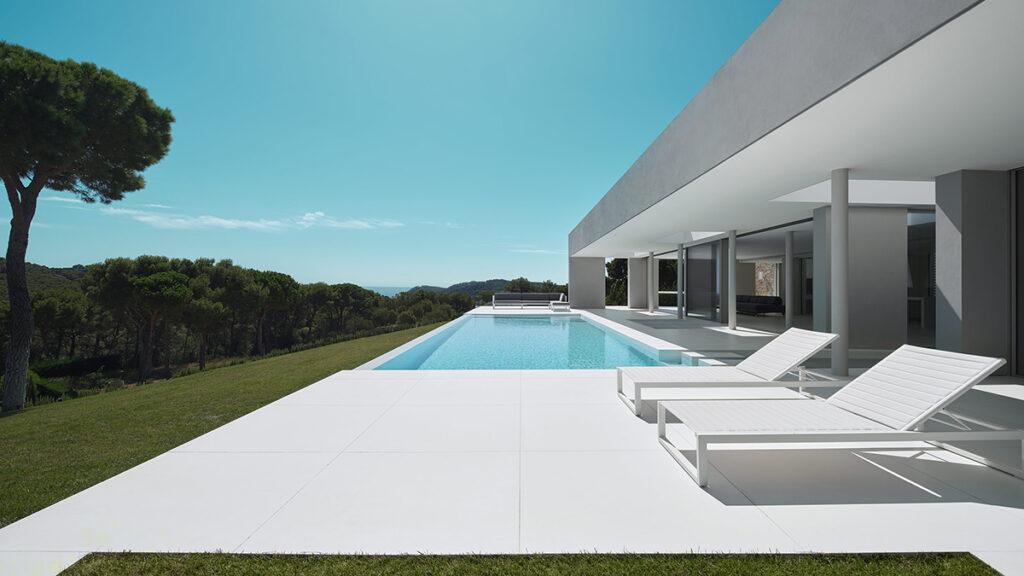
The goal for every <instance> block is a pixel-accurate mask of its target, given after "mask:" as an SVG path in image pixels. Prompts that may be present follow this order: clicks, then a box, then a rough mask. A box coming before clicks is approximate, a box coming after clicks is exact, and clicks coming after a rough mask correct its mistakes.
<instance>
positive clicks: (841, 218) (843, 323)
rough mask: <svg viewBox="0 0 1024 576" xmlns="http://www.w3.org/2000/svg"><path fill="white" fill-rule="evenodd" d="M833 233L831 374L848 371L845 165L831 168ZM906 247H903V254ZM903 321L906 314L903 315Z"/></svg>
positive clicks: (847, 193) (847, 184)
mask: <svg viewBox="0 0 1024 576" xmlns="http://www.w3.org/2000/svg"><path fill="white" fill-rule="evenodd" d="M831 208H832V224H831V226H832V232H831V234H830V241H831V249H830V252H829V256H830V262H831V264H830V266H831V274H830V277H829V287H830V288H831V290H830V292H831V294H830V298H829V300H830V311H831V313H830V315H829V317H830V324H831V326H832V332H833V333H835V334H838V335H839V337H838V338H836V340H835V341H834V342H833V343H832V374H834V375H836V376H847V375H848V374H849V371H850V368H849V351H850V309H849V304H850V302H849V284H848V279H849V275H850V248H849V244H850V234H849V226H850V171H849V170H848V169H846V168H841V169H839V170H833V171H832V204H831ZM905 253H906V250H904V254H905ZM903 318H904V321H905V320H906V314H904V315H903Z"/></svg>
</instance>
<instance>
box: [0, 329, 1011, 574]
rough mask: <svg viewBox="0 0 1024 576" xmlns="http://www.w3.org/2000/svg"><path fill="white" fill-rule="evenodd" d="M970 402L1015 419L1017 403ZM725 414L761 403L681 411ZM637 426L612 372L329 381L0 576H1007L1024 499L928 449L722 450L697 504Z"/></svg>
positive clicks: (48, 529)
mask: <svg viewBox="0 0 1024 576" xmlns="http://www.w3.org/2000/svg"><path fill="white" fill-rule="evenodd" d="M740 338H742V337H740ZM759 340H760V339H759ZM743 341H744V342H746V341H747V340H743ZM982 388H984V390H983V391H981V392H979V393H980V394H984V395H986V396H987V397H988V396H990V397H991V398H990V399H989V401H990V402H994V403H995V404H998V405H999V406H1000V407H1001V409H1003V410H1007V413H1008V414H1010V415H1011V416H1012V415H1015V414H1024V410H1021V406H1024V404H1022V400H1021V398H1024V394H1022V393H1021V390H1024V387H1021V386H1018V385H1015V384H992V385H988V386H985V387H982ZM738 394H746V395H750V394H757V395H758V396H759V397H764V395H765V394H766V392H765V391H760V392H753V393H752V392H750V391H747V392H738V391H735V390H733V391H729V390H723V389H718V390H704V391H702V392H700V395H702V396H709V395H713V396H715V397H721V396H723V395H738ZM767 394H769V395H773V396H779V397H786V396H792V395H793V394H794V393H793V392H791V391H789V390H787V389H784V388H780V389H775V390H772V391H768V392H767ZM694 395H697V393H695V392H689V393H685V394H680V393H678V392H677V393H675V394H672V396H673V397H681V396H691V397H692V396H694ZM651 408H652V405H651V404H650V403H648V404H647V405H646V410H647V412H646V417H645V418H636V417H634V416H633V415H632V414H631V413H630V412H629V411H628V410H627V409H626V407H625V406H623V405H622V404H621V403H620V401H619V400H618V398H617V396H616V393H615V373H614V371H611V370H533V371H368V370H355V371H346V372H341V373H338V374H335V375H333V376H331V377H329V378H326V379H324V380H322V381H320V382H317V383H315V384H313V385H311V386H309V387H307V388H305V389H303V390H300V391H298V392H296V393H294V394H292V395H290V396H287V397H285V398H282V399H281V400H278V401H277V402H274V403H272V404H270V405H268V406H266V407H264V408H262V409H260V410H257V411H255V412H253V413H251V414H248V415H246V416H244V417H242V418H240V419H238V420H236V421H234V422H231V423H230V424H227V425H225V426H223V427H221V428H219V429H217V430H214V431H212V432H210V433H208V434H206V435H204V436H201V437H199V438H197V439H195V440H193V441H191V442H188V443H186V444H184V445H182V446H179V447H178V448H176V449H174V450H172V451H170V452H168V453H165V454H163V455H161V456H159V457H157V458H154V459H153V460H150V461H148V462H146V463H144V464H141V465H139V466H137V467H135V468H133V469H131V470H128V471H127V472H124V473H123V474H120V475H118V476H116V477H114V478H111V479H109V480H107V481H105V482H103V483H101V484H99V485H96V486H94V487H92V488H90V489H88V490H85V491H83V492H81V493H79V494H77V495H75V496H72V497H71V498H68V499H66V500H64V501H62V502H59V503H57V504H55V505H53V506H51V507H49V508H47V509H45V510H42V511H40V512H38V513H36V514H34V515H32V516H29V517H28V518H25V519H23V520H20V521H18V522H16V523H14V524H11V525H9V526H7V527H5V528H3V529H0V573H4V574H7V573H12V574H29V573H37V574H55V573H57V572H59V570H60V569H62V568H63V567H65V566H67V565H69V564H71V563H73V562H74V561H76V560H77V559H78V558H79V557H81V556H82V555H84V554H85V553H87V552H90V551H123V550H133V551H234V552H253V553H256V552H284V553H288V552H292V553H299V552H315V553H388V554H397V553H408V554H414V553H473V552H479V553H527V552H580V551H591V552H592V551H598V552H623V551H634V552H686V551H700V552H797V551H822V552H860V551H893V552H897V551H898V552H904V551H954V550H955V551H961V550H968V551H972V552H975V553H976V554H978V555H979V556H980V557H981V558H982V559H984V560H986V561H988V562H991V563H992V564H993V565H994V566H996V567H997V568H998V569H1000V570H1002V571H1004V572H1005V573H1007V574H1014V573H1016V574H1024V540H1021V538H1020V534H1021V533H1022V532H1024V481H1022V480H1018V479H1016V478H1013V477H1011V476H1009V475H1006V474H1003V473H1001V472H998V471H996V470H993V469H990V468H987V467H984V466H982V465H979V464H976V463H975V462H973V461H970V460H967V459H965V458H961V457H959V456H957V455H954V454H952V453H950V452H947V451H945V450H942V449H939V448H936V447H933V446H930V445H926V444H903V445H898V446H894V445H891V444H890V445H885V446H874V447H872V446H858V447H855V448H851V447H848V446H847V447H843V446H839V445H835V446H832V445H829V446H822V445H817V446H814V447H813V448H811V449H793V447H789V448H786V449H773V450H757V451H755V450H751V449H750V447H748V446H743V445H740V446H737V447H736V449H734V450H725V451H720V452H717V453H715V454H713V456H712V464H713V465H714V467H715V470H714V471H713V474H712V477H711V486H710V488H709V489H708V490H703V489H700V488H698V487H697V486H696V485H695V484H694V483H693V481H692V480H690V478H689V477H688V476H687V475H686V474H685V473H684V472H683V471H682V470H681V469H680V468H679V467H678V466H677V465H676V463H675V462H674V461H673V460H672V458H671V457H670V456H669V455H668V454H667V453H665V451H664V450H663V449H662V448H661V447H660V445H659V444H658V442H657V441H656V432H655V425H654V424H652V423H651V422H650V420H651V418H650V410H651ZM676 440H677V441H678V442H681V443H685V439H683V438H677V439H676ZM1011 448H1012V447H1011ZM1011 451H1012V450H1011ZM1016 453H1017V454H1018V456H1019V448H1017V451H1016Z"/></svg>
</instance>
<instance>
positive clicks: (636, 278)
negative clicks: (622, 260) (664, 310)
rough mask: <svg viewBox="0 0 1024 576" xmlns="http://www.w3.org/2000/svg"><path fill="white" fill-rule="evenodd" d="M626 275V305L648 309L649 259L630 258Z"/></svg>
mask: <svg viewBox="0 0 1024 576" xmlns="http://www.w3.org/2000/svg"><path fill="white" fill-rule="evenodd" d="M626 275H627V278H626V305H627V306H629V307H630V308H647V258H629V259H628V260H627V261H626Z"/></svg>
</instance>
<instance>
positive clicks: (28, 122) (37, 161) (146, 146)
mask: <svg viewBox="0 0 1024 576" xmlns="http://www.w3.org/2000/svg"><path fill="white" fill-rule="evenodd" d="M173 122H174V117H173V116H172V115H171V112H170V110H168V109H166V108H162V107H160V106H157V105H156V103H155V102H153V100H152V99H151V98H150V97H149V94H148V93H147V92H146V90H145V89H144V88H142V87H141V86H139V85H138V84H135V83H133V82H131V81H129V80H126V79H124V78H121V77H120V76H118V75H117V74H115V73H114V72H112V71H110V70H107V69H105V68H100V67H98V66H96V65H95V64H90V63H87V62H75V61H73V60H59V61H58V60H54V59H53V58H50V57H48V56H45V55H43V54H40V53H39V52H35V51H33V50H29V49H27V48H23V47H21V46H17V45H14V44H9V43H6V42H0V135H2V137H0V180H2V181H3V184H4V189H5V190H6V192H7V200H8V203H9V204H10V205H11V230H10V235H9V237H8V241H7V255H6V266H7V270H6V271H7V293H8V299H9V302H10V314H9V324H10V331H9V338H8V341H7V347H8V350H7V354H6V359H5V366H4V382H5V385H4V396H3V410H5V411H7V410H17V409H19V408H21V407H22V406H23V405H24V402H25V387H26V384H27V378H28V365H29V357H30V352H31V340H32V333H33V328H32V323H33V317H32V304H31V300H30V296H29V292H28V283H27V279H26V275H27V272H26V263H25V254H26V252H27V251H28V239H29V230H30V228H31V225H32V219H33V218H34V217H35V214H36V207H37V202H38V200H39V194H40V192H41V191H42V190H43V189H44V188H49V189H50V190H56V191H63V192H70V193H72V194H74V195H76V196H77V197H78V198H80V199H82V200H83V201H85V202H96V201H99V202H102V203H109V202H113V201H115V200H120V199H122V198H123V197H124V194H125V193H127V192H132V191H135V190H139V189H141V188H142V187H143V186H144V185H145V180H144V179H143V177H142V171H143V170H145V169H146V168H148V167H149V166H151V165H153V164H155V163H157V162H159V161H160V159H161V158H163V157H164V155H165V154H167V150H168V148H169V147H170V145H171V123H173Z"/></svg>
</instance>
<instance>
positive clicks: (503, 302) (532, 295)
mask: <svg viewBox="0 0 1024 576" xmlns="http://www.w3.org/2000/svg"><path fill="white" fill-rule="evenodd" d="M551 302H568V301H567V300H566V298H565V294H564V293H560V292H498V293H497V294H493V295H492V296H491V308H497V307H499V306H515V307H516V308H526V307H528V306H547V307H549V308H550V307H551Z"/></svg>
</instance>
